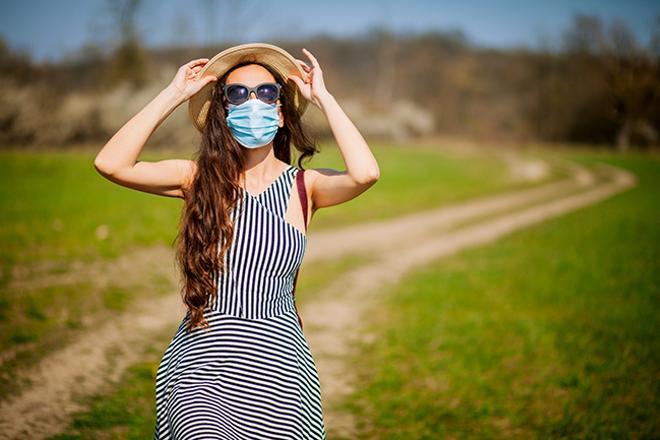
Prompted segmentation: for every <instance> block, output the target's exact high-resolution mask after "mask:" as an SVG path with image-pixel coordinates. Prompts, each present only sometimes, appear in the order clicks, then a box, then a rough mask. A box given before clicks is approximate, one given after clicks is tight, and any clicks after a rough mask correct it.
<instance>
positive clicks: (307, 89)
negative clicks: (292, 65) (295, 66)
mask: <svg viewBox="0 0 660 440" xmlns="http://www.w3.org/2000/svg"><path fill="white" fill-rule="evenodd" d="M303 53H304V54H305V55H307V58H309V59H310V61H311V63H312V67H309V66H308V65H307V63H305V62H304V61H302V60H299V59H296V61H298V62H299V63H300V65H301V66H302V68H303V70H304V71H305V72H306V73H307V79H306V80H305V81H304V82H303V80H302V78H300V77H299V76H297V75H289V77H288V78H289V79H291V80H293V81H294V82H295V83H296V84H298V88H299V89H300V91H301V92H302V94H303V96H304V97H305V98H306V99H307V100H308V101H310V102H312V103H313V104H314V105H316V106H317V107H319V108H321V101H322V100H323V99H324V98H325V97H327V96H329V95H330V92H328V90H327V89H326V88H325V83H324V82H323V72H322V71H321V66H320V65H319V62H318V61H317V60H316V57H314V55H312V53H311V52H310V51H308V50H307V49H305V48H303Z"/></svg>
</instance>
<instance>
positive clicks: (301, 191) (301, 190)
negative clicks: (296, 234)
mask: <svg viewBox="0 0 660 440" xmlns="http://www.w3.org/2000/svg"><path fill="white" fill-rule="evenodd" d="M304 172H305V170H298V173H297V174H296V186H297V187H298V198H299V199H300V205H301V206H302V212H303V217H304V218H305V233H306V232H307V190H306V189H305V180H304V175H303V173H304ZM299 272H300V268H298V270H296V276H295V278H294V279H293V290H292V292H291V294H292V295H293V306H294V307H295V309H296V315H298V323H299V324H300V330H302V329H303V321H302V317H301V316H300V312H298V305H297V304H296V302H295V301H296V284H298V273H299Z"/></svg>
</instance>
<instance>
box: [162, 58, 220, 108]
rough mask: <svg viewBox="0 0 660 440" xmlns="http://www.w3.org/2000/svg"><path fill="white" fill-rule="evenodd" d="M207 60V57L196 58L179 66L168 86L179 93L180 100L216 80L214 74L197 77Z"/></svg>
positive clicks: (184, 99)
mask: <svg viewBox="0 0 660 440" xmlns="http://www.w3.org/2000/svg"><path fill="white" fill-rule="evenodd" d="M208 61H209V59H208V58H198V59H196V60H192V61H190V62H188V63H186V64H184V65H183V66H181V67H179V70H178V71H177V72H176V75H175V76H174V79H172V82H171V83H170V84H169V86H168V87H171V88H172V89H173V90H174V91H175V92H176V93H177V94H178V95H179V97H180V99H181V101H186V100H187V99H189V98H190V97H191V96H193V95H194V94H195V93H197V92H199V91H200V90H201V88H202V87H204V86H205V85H207V84H208V83H210V82H213V81H217V79H218V78H217V77H216V76H215V75H205V76H204V77H202V78H198V77H197V74H198V73H199V71H200V70H202V68H203V67H204V66H205V65H206V63H207V62H208Z"/></svg>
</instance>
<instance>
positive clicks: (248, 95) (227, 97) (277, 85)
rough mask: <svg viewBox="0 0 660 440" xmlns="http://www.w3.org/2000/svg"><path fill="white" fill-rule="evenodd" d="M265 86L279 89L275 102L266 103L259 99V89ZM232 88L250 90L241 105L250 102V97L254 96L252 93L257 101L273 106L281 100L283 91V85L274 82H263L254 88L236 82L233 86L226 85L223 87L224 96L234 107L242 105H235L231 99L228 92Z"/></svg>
mask: <svg viewBox="0 0 660 440" xmlns="http://www.w3.org/2000/svg"><path fill="white" fill-rule="evenodd" d="M263 85H270V86H272V85H274V86H275V88H277V96H276V97H275V100H274V101H273V102H266V101H264V100H263V99H261V98H259V94H258V93H257V89H258V88H259V87H261V86H263ZM232 86H242V87H245V88H246V89H247V90H248V94H247V99H246V100H245V101H243V102H241V104H244V103H245V102H246V101H248V100H249V99H250V95H251V94H252V92H254V96H256V97H257V99H259V100H261V101H262V102H266V104H273V103H275V102H277V100H278V99H279V98H280V93H281V89H282V85H281V84H279V83H276V82H272V81H266V82H262V83H260V84H257V85H256V86H254V87H248V86H247V85H246V84H243V83H237V82H234V83H231V84H225V85H223V86H222V94H223V95H224V97H225V99H227V102H228V103H230V104H233V105H241V104H234V103H233V102H231V100H230V99H229V96H228V94H227V90H228V89H229V87H232Z"/></svg>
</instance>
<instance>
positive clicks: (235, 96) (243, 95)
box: [227, 85, 248, 105]
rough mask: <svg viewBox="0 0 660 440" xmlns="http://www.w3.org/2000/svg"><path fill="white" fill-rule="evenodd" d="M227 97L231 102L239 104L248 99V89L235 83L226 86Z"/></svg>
mask: <svg viewBox="0 0 660 440" xmlns="http://www.w3.org/2000/svg"><path fill="white" fill-rule="evenodd" d="M227 99H228V100H229V102H231V103H232V104H237V105H238V104H241V103H243V102H244V101H245V100H247V99H248V89H246V88H245V87H243V86H240V85H235V86H229V87H227Z"/></svg>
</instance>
